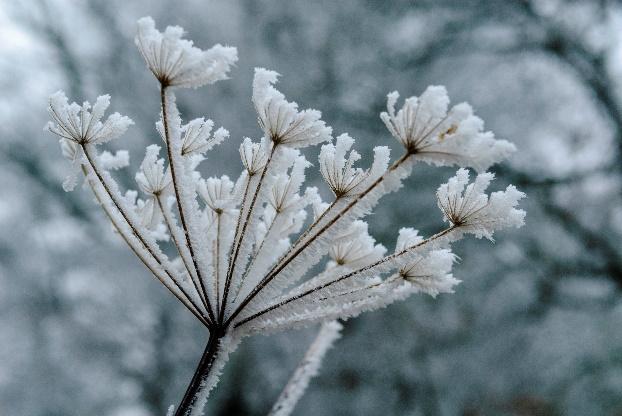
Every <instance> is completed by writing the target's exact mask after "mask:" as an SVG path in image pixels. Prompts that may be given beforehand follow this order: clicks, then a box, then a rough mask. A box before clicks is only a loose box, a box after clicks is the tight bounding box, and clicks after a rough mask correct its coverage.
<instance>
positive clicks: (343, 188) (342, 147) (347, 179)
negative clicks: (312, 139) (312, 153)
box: [319, 133, 368, 198]
mask: <svg viewBox="0 0 622 416" xmlns="http://www.w3.org/2000/svg"><path fill="white" fill-rule="evenodd" d="M353 144H354V139H353V138H352V137H350V136H349V135H348V134H345V133H344V134H342V135H340V136H339V137H337V143H336V144H332V143H328V144H325V145H323V146H322V149H321V150H320V157H319V161H320V173H321V174H322V176H323V177H324V180H325V181H326V183H327V184H328V186H330V189H331V190H332V191H333V193H334V194H335V196H336V197H337V198H340V197H344V196H349V195H352V194H354V193H356V190H357V189H358V188H359V187H360V185H361V184H363V182H364V181H365V179H366V178H367V176H368V172H367V171H364V170H363V169H361V168H355V167H354V163H355V162H356V161H358V160H360V159H361V155H360V154H359V153H358V152H357V151H356V150H350V149H351V148H352V145H353ZM348 151H350V154H349V155H348V157H347V159H346V153H347V152H348Z"/></svg>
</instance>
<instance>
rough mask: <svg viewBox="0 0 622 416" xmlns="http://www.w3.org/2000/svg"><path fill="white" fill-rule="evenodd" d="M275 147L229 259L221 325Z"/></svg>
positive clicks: (220, 319) (220, 317)
mask: <svg viewBox="0 0 622 416" xmlns="http://www.w3.org/2000/svg"><path fill="white" fill-rule="evenodd" d="M276 147H277V144H274V145H273V146H272V150H271V151H270V155H269V156H268V160H266V165H265V166H264V168H263V171H262V172H261V176H260V177H259V183H258V184H257V189H256V190H255V193H254V195H253V198H252V199H251V202H250V205H249V207H248V212H247V213H246V219H245V220H244V222H243V223H242V228H241V230H240V236H239V238H238V240H237V245H236V247H235V252H234V253H233V257H232V258H230V259H229V271H228V272H227V277H226V278H225V287H224V289H223V299H222V305H221V307H220V308H221V310H220V315H219V321H218V322H220V323H222V321H223V320H224V314H225V305H226V303H227V296H228V295H229V286H230V285H231V280H232V279H233V272H234V270H235V266H236V261H237V258H238V255H239V254H240V248H241V247H242V243H243V242H244V237H245V234H246V229H247V227H248V225H249V223H250V222H251V221H252V218H253V210H254V209H255V203H256V202H257V198H258V197H259V193H260V191H261V187H262V185H263V181H264V178H265V177H266V173H267V172H268V168H269V166H270V162H271V161H272V158H273V156H274V152H275V151H276ZM249 180H250V178H249ZM249 183H250V182H249ZM241 219H242V211H240V220H241ZM236 237H237V236H236ZM234 244H235V239H234ZM225 326H227V325H225Z"/></svg>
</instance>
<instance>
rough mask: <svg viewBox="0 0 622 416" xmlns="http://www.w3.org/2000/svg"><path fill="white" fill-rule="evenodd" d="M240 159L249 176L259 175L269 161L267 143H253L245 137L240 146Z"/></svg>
mask: <svg viewBox="0 0 622 416" xmlns="http://www.w3.org/2000/svg"><path fill="white" fill-rule="evenodd" d="M240 157H241V158H242V164H243V165H244V167H245V168H246V171H247V172H248V175H249V176H253V175H255V174H257V173H258V172H260V171H261V170H262V169H263V168H264V166H265V165H266V162H267V161H268V154H267V152H266V144H265V141H264V140H263V139H262V141H261V142H259V143H253V141H252V140H251V139H249V138H248V137H245V138H244V140H243V141H242V144H241V145H240Z"/></svg>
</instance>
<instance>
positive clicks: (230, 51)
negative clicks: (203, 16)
mask: <svg viewBox="0 0 622 416" xmlns="http://www.w3.org/2000/svg"><path fill="white" fill-rule="evenodd" d="M183 33H184V30H183V29H182V28H181V27H179V26H167V28H166V29H165V30H164V32H163V33H162V32H160V31H158V30H157V29H156V27H155V22H154V21H153V19H152V18H151V17H143V18H141V19H140V20H138V33H137V35H136V38H135V39H134V42H135V43H136V46H138V49H139V50H140V53H141V54H142V56H143V58H144V59H145V62H146V63H147V67H148V68H149V70H150V71H151V72H152V73H153V75H154V76H155V77H156V78H157V79H158V81H160V82H161V83H162V84H163V85H165V86H174V87H192V88H196V87H200V86H203V85H207V84H212V83H214V82H216V81H220V80H223V79H227V74H228V72H229V70H230V69H231V66H232V65H233V64H234V63H235V62H236V61H237V60H238V52H237V49H236V48H232V47H226V46H222V45H220V44H216V45H214V46H213V47H212V48H210V49H208V50H201V49H199V48H197V47H195V46H193V44H192V41H190V40H186V39H182V36H183Z"/></svg>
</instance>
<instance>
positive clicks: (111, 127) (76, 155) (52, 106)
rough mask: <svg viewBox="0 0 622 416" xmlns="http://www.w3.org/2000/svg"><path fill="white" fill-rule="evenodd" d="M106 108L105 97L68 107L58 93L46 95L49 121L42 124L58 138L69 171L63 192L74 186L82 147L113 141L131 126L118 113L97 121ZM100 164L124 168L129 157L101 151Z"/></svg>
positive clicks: (126, 118) (108, 102)
mask: <svg viewBox="0 0 622 416" xmlns="http://www.w3.org/2000/svg"><path fill="white" fill-rule="evenodd" d="M109 105H110V96H109V95H101V96H99V97H97V100H95V104H94V105H93V106H92V107H91V104H90V103H89V102H88V101H85V102H84V103H83V104H82V105H78V104H76V103H71V104H69V102H68V100H67V96H66V95H65V93H64V92H62V91H57V92H55V93H54V94H52V95H51V96H50V100H49V104H48V113H49V114H50V117H51V118H52V121H49V122H48V123H47V124H46V125H45V130H48V131H50V132H51V133H54V134H55V135H57V136H58V137H59V138H60V139H59V140H60V146H61V149H62V153H63V156H65V158H67V159H69V160H70V161H71V171H70V173H69V175H68V176H67V178H66V179H65V181H64V182H63V188H64V189H65V191H71V190H73V189H74V187H75V186H76V182H77V177H78V175H79V174H80V165H81V163H82V155H83V150H82V146H86V145H98V144H102V143H106V142H108V141H110V140H113V139H116V138H118V137H120V136H122V135H123V133H125V131H126V130H127V128H128V127H129V126H131V125H132V124H134V122H133V121H132V120H131V119H130V118H129V117H125V116H122V115H121V114H119V113H114V114H112V115H110V116H109V117H108V118H107V119H106V121H104V122H103V123H102V122H101V119H102V117H103V116H104V114H105V112H106V109H107V108H108V106H109ZM101 162H102V164H103V167H104V168H120V167H124V166H125V165H127V164H128V163H129V154H128V153H127V152H125V151H123V152H121V153H117V155H116V156H113V155H112V154H111V153H110V152H104V153H103V154H102V155H101Z"/></svg>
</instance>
